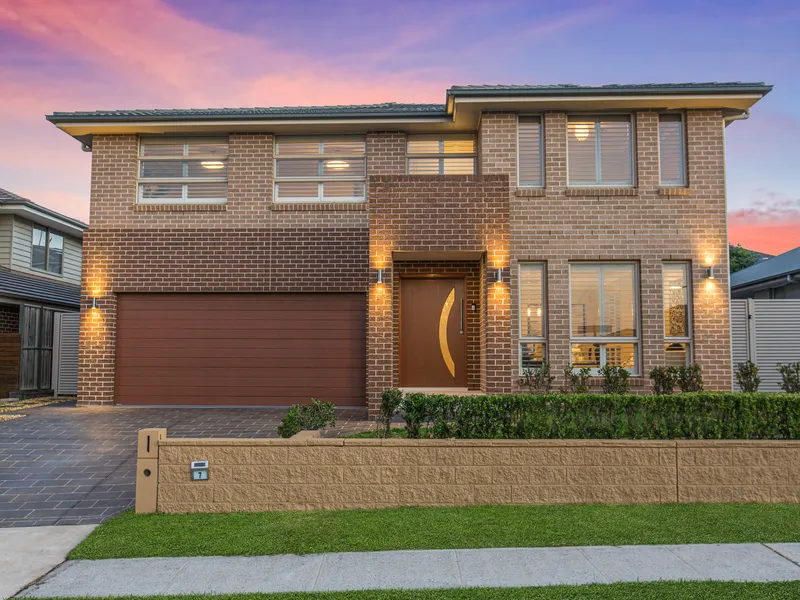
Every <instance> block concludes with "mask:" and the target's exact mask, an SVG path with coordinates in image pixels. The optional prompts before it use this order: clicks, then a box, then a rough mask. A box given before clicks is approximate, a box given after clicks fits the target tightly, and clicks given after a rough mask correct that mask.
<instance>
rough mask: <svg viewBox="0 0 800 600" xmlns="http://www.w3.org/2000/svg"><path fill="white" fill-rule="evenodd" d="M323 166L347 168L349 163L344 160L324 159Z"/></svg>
mask: <svg viewBox="0 0 800 600" xmlns="http://www.w3.org/2000/svg"><path fill="white" fill-rule="evenodd" d="M325 166H326V167H328V168H329V169H349V168H350V163H349V162H347V161H345V160H326V161H325Z"/></svg>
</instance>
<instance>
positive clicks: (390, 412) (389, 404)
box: [376, 389, 403, 437]
mask: <svg viewBox="0 0 800 600" xmlns="http://www.w3.org/2000/svg"><path fill="white" fill-rule="evenodd" d="M402 403H403V392H402V391H400V390H398V389H391V390H385V391H384V392H383V394H381V412H380V414H379V415H378V418H377V419H376V421H377V424H378V427H379V429H380V430H381V431H383V437H389V429H390V428H391V425H392V419H393V418H394V416H395V415H396V414H397V411H398V410H400V405H401V404H402Z"/></svg>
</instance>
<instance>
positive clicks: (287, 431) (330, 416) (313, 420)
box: [278, 398, 336, 438]
mask: <svg viewBox="0 0 800 600" xmlns="http://www.w3.org/2000/svg"><path fill="white" fill-rule="evenodd" d="M335 426H336V415H335V413H334V410H333V402H320V401H319V400H317V399H316V398H312V399H311V404H295V405H294V406H290V407H289V410H287V411H286V415H285V416H284V417H283V420H282V421H281V423H280V425H278V435H279V436H281V437H282V438H289V437H292V436H293V435H294V434H296V433H299V432H300V431H303V430H304V429H322V428H323V427H335Z"/></svg>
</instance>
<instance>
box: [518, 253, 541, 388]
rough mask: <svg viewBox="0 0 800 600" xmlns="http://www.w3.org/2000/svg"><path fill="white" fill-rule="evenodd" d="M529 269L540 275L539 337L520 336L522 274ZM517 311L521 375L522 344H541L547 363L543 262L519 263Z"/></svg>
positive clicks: (521, 371) (521, 369) (522, 369)
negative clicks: (540, 329)
mask: <svg viewBox="0 0 800 600" xmlns="http://www.w3.org/2000/svg"><path fill="white" fill-rule="evenodd" d="M530 267H538V268H539V269H540V270H541V273H542V335H541V336H530V335H523V334H522V320H523V318H525V317H523V308H522V273H523V271H524V270H525V269H526V268H530ZM517 309H518V315H519V324H518V327H517V334H518V335H517V353H518V357H517V367H518V368H519V373H520V374H522V373H523V372H524V370H525V369H524V367H523V366H522V344H525V343H528V344H541V345H542V361H543V362H547V350H548V348H547V346H548V343H547V333H548V332H547V314H548V313H547V310H548V303H547V263H545V262H537V261H521V262H519V263H518V265H517Z"/></svg>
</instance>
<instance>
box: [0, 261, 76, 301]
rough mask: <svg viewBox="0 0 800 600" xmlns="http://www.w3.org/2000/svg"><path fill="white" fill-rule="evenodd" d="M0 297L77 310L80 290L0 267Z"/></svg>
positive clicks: (71, 285) (74, 286) (69, 284)
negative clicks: (60, 305) (69, 307)
mask: <svg viewBox="0 0 800 600" xmlns="http://www.w3.org/2000/svg"><path fill="white" fill-rule="evenodd" d="M0 296H9V297H11V298H19V299H20V300H35V301H37V302H48V303H52V304H62V305H65V306H71V307H75V308H78V307H79V306H80V301H81V288H80V286H79V285H73V284H71V283H62V282H60V281H53V280H52V279H45V278H44V277H36V276H35V275H25V274H23V273H19V272H17V271H13V270H11V269H7V268H6V267H0Z"/></svg>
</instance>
